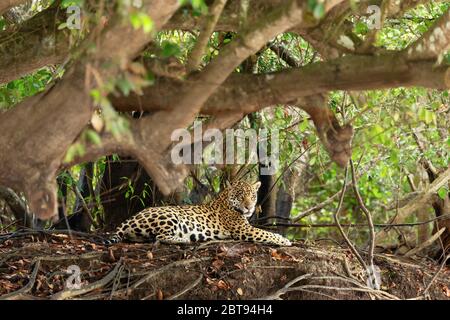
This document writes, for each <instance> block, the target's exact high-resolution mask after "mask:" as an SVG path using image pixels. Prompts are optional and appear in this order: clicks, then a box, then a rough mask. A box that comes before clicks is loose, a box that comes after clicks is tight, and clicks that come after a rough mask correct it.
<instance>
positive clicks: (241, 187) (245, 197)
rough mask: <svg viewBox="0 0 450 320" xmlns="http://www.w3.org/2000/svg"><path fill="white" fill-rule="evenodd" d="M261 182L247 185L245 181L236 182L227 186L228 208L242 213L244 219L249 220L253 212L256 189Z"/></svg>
mask: <svg viewBox="0 0 450 320" xmlns="http://www.w3.org/2000/svg"><path fill="white" fill-rule="evenodd" d="M260 186H261V182H259V181H258V182H255V183H253V184H252V183H248V182H245V181H236V182H233V183H232V184H231V185H228V187H227V189H226V190H227V191H228V204H229V206H230V207H231V208H232V209H234V210H236V211H239V212H240V213H242V215H244V216H245V217H246V218H250V217H251V216H252V214H253V212H255V207H256V200H257V195H258V189H259V187H260Z"/></svg>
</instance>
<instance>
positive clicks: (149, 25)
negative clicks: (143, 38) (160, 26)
mask: <svg viewBox="0 0 450 320" xmlns="http://www.w3.org/2000/svg"><path fill="white" fill-rule="evenodd" d="M130 22H131V24H132V25H133V28H135V29H140V28H142V29H143V30H144V32H145V33H150V32H151V31H152V30H153V25H154V23H153V20H152V18H150V16H149V15H147V14H145V13H143V12H140V11H138V12H133V13H131V14H130Z"/></svg>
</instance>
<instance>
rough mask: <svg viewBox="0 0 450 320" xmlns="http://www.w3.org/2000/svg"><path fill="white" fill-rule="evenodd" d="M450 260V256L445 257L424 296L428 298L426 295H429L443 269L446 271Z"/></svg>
mask: <svg viewBox="0 0 450 320" xmlns="http://www.w3.org/2000/svg"><path fill="white" fill-rule="evenodd" d="M448 259H450V254H449V255H447V257H445V259H444V260H443V261H442V263H441V266H440V267H439V270H438V271H437V272H436V274H435V275H434V276H433V278H432V279H431V280H430V283H429V284H428V285H427V287H426V288H425V290H424V291H423V294H422V296H423V297H426V295H427V294H428V291H429V290H430V288H431V285H432V284H433V282H434V281H435V280H436V279H437V277H438V275H439V273H441V271H442V269H444V267H445V265H446V264H447V260H448Z"/></svg>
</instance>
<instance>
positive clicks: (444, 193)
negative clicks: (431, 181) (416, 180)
mask: <svg viewBox="0 0 450 320" xmlns="http://www.w3.org/2000/svg"><path fill="white" fill-rule="evenodd" d="M437 194H438V196H439V198H441V199H442V200H444V199H445V198H447V197H448V190H447V189H446V188H445V187H441V188H440V189H439V190H438V192H437Z"/></svg>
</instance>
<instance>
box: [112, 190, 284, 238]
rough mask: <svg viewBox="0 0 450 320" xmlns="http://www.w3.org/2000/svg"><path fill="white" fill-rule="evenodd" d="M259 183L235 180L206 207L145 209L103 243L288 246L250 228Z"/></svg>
mask: <svg viewBox="0 0 450 320" xmlns="http://www.w3.org/2000/svg"><path fill="white" fill-rule="evenodd" d="M260 185H261V183H260V182H256V183H254V184H250V183H247V182H244V181H237V182H235V183H233V184H232V185H231V186H228V187H227V188H226V189H225V190H224V191H222V192H221V193H220V194H219V195H218V197H217V198H216V199H215V200H213V201H211V202H209V203H206V204H202V205H196V206H168V207H156V208H155V207H153V208H147V209H145V210H143V211H141V212H139V213H138V214H136V215H135V216H133V217H131V218H130V219H128V220H127V221H125V222H124V223H122V224H121V225H120V226H119V228H118V229H117V230H116V232H115V234H114V235H113V236H112V238H110V239H109V240H108V241H107V242H106V244H112V243H117V242H120V241H122V240H123V239H127V240H131V241H136V242H141V241H148V240H154V241H161V242H165V243H172V244H181V243H193V242H200V241H208V240H224V239H235V240H242V241H251V242H258V243H266V244H274V245H281V246H290V245H291V242H290V241H289V240H288V239H286V238H284V237H283V236H281V235H279V234H276V233H272V232H269V231H265V230H262V229H258V228H255V227H253V226H252V225H250V223H249V222H248V220H247V219H248V218H250V217H251V215H252V214H253V212H254V211H255V205H256V200H257V191H258V188H259V187H260Z"/></svg>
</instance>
